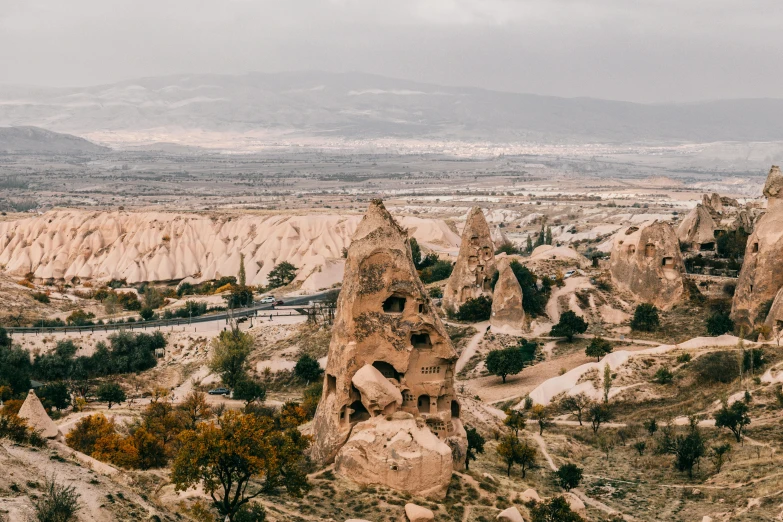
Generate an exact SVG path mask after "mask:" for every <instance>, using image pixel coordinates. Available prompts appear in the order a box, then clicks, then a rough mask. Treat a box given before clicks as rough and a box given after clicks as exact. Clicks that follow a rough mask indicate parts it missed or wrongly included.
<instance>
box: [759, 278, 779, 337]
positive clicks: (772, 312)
mask: <svg viewBox="0 0 783 522" xmlns="http://www.w3.org/2000/svg"><path fill="white" fill-rule="evenodd" d="M759 319H760V318H759ZM759 340H767V341H771V340H782V341H783V287H781V288H780V290H778V293H777V294H776V295H775V300H774V301H772V306H771V307H770V309H769V313H768V314H767V317H766V319H765V320H764V328H763V329H762V332H761V337H760V338H759Z"/></svg>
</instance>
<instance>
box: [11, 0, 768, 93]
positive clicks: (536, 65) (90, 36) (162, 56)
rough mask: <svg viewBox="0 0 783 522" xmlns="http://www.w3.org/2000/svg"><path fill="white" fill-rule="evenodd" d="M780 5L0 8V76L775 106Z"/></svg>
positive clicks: (147, 1) (581, 2)
mask: <svg viewBox="0 0 783 522" xmlns="http://www.w3.org/2000/svg"><path fill="white" fill-rule="evenodd" d="M781 20H783V1H781V0H744V1H741V0H0V82H2V83H22V84H40V85H53V86H72V85H90V84H97V83H108V82H113V81H118V80H125V79H132V78H135V77H140V76H154V75H162V74H171V73H191V72H195V73H201V72H215V73H244V72H250V71H262V72H273V71H279V70H312V69H316V70H326V71H337V72H339V71H363V72H370V73H376V74H383V75H388V76H393V77H399V78H406V79H412V80H419V81H425V82H434V83H441V84H447V85H470V86H477V87H486V88H490V89H500V90H507V91H515V92H530V93H537V94H547V95H557V96H591V97H598V98H608V99H622V100H632V101H644V102H661V101H690V100H705V99H716V98H738V97H783V89H782V88H781V86H783V37H781V23H782V22H781Z"/></svg>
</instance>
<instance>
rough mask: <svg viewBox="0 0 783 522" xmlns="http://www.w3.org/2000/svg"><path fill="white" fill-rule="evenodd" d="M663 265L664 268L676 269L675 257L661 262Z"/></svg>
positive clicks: (666, 258)
mask: <svg viewBox="0 0 783 522" xmlns="http://www.w3.org/2000/svg"><path fill="white" fill-rule="evenodd" d="M661 265H662V266H663V267H664V268H674V258H673V257H664V258H663V259H662V260H661Z"/></svg>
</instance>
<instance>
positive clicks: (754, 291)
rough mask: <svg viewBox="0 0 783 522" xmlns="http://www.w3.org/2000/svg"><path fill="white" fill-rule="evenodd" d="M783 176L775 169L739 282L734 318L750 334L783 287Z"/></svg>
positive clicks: (773, 169)
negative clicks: (765, 207)
mask: <svg viewBox="0 0 783 522" xmlns="http://www.w3.org/2000/svg"><path fill="white" fill-rule="evenodd" d="M781 186H783V175H781V173H780V169H779V168H778V167H776V166H773V167H772V169H771V170H770V172H769V176H768V177H767V183H766V185H765V186H764V195H765V196H766V197H767V212H766V214H764V215H763V216H761V218H760V219H759V220H758V222H757V223H756V225H755V227H754V229H753V233H752V234H751V235H750V237H749V238H748V243H747V246H746V247H745V260H744V262H743V264H742V270H741V271H740V274H739V279H737V287H736V289H735V292H734V300H733V301H732V306H731V317H732V319H733V320H734V322H735V323H736V324H737V326H739V327H744V328H745V330H746V331H749V330H750V329H752V328H753V327H754V325H755V324H756V322H757V321H759V320H761V319H763V318H762V317H759V310H760V309H761V308H762V307H763V306H764V304H765V303H767V302H768V301H770V300H771V299H774V298H775V296H776V294H777V293H778V290H780V288H781V287H783V193H781V192H780V188H781Z"/></svg>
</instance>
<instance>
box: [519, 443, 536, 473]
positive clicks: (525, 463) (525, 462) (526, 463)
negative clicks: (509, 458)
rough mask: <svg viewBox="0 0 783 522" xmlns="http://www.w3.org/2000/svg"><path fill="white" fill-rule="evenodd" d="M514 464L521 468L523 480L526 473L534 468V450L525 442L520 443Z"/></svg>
mask: <svg viewBox="0 0 783 522" xmlns="http://www.w3.org/2000/svg"><path fill="white" fill-rule="evenodd" d="M516 464H519V467H520V468H522V478H525V477H526V476H527V472H528V471H529V470H531V469H533V468H535V467H536V448H534V447H533V446H531V445H530V444H528V442H527V441H522V442H520V443H519V451H518V452H517V460H516Z"/></svg>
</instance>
